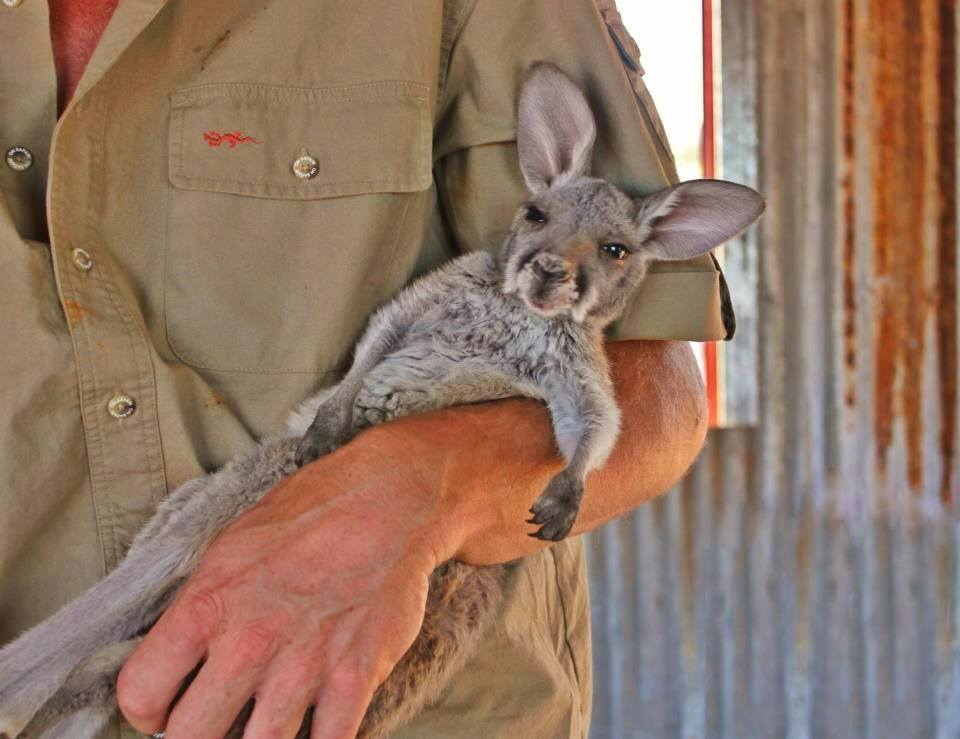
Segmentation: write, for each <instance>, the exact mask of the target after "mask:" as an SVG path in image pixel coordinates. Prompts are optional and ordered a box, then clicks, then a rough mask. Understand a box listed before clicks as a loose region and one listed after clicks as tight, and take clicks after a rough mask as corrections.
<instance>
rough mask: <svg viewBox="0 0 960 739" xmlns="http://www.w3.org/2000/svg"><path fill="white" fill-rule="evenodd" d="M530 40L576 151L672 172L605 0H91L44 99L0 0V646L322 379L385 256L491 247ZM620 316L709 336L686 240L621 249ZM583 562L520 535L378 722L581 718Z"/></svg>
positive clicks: (577, 551)
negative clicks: (442, 669) (424, 675)
mask: <svg viewBox="0 0 960 739" xmlns="http://www.w3.org/2000/svg"><path fill="white" fill-rule="evenodd" d="M11 6H12V7H11ZM536 60H550V61H553V62H555V63H556V64H558V65H559V66H560V67H562V68H563V69H565V70H566V71H567V72H568V73H570V74H571V75H572V76H573V77H574V78H575V79H576V80H578V81H579V82H580V83H581V84H584V85H585V86H586V87H587V89H588V93H589V98H590V100H591V103H592V105H593V107H594V109H595V111H596V114H597V118H598V124H599V131H598V136H597V147H596V154H595V170H596V171H598V172H599V173H601V174H603V175H605V176H607V177H608V178H610V179H612V180H614V181H615V182H617V183H619V184H620V185H621V186H623V187H624V188H626V189H627V190H629V191H633V192H645V191H650V190H653V189H656V188H659V187H661V186H663V185H664V184H665V183H667V182H668V181H670V180H671V179H673V178H674V171H673V165H672V161H671V158H670V155H669V152H668V149H667V146H666V142H665V140H664V138H663V132H662V130H661V127H660V125H659V122H658V119H657V116H656V112H655V111H654V109H653V107H652V106H651V104H650V101H649V100H648V98H647V95H646V93H645V90H644V88H643V83H642V81H641V79H640V76H639V74H640V72H639V64H638V61H637V58H636V50H635V47H634V46H633V45H632V41H631V40H630V39H629V37H628V36H626V34H625V31H624V30H623V28H622V26H621V25H620V22H619V16H618V15H617V13H616V11H615V9H614V8H613V6H612V2H611V0H605V1H604V2H600V1H599V0H598V1H597V2H591V0H564V1H563V2H560V1H559V0H524V1H523V2H517V0H449V1H447V2H443V1H442V0H408V1H406V2H403V1H402V0H395V1H390V2H388V1H387V0H378V1H377V2H360V1H359V0H239V1H236V2H223V0H121V2H120V4H119V7H118V8H117V11H116V13H115V15H114V17H113V19H112V21H111V23H110V25H109V27H108V28H107V30H106V32H105V34H104V36H103V38H102V40H101V42H100V44H99V47H98V48H97V50H96V52H95V54H94V56H93V58H92V60H91V61H90V64H89V66H88V68H87V71H86V74H85V76H84V77H83V79H82V81H81V83H80V86H79V89H78V90H77V93H76V96H75V98H74V99H73V101H72V102H71V104H70V105H69V107H68V109H67V110H66V111H65V112H64V114H63V115H62V116H61V117H60V119H59V121H58V120H57V111H56V100H57V95H56V77H55V71H54V65H53V57H52V52H51V46H50V33H49V19H48V10H47V0H22V2H20V3H18V2H17V0H3V4H2V5H0V155H2V153H3V152H5V151H7V150H8V149H9V148H11V147H23V148H25V149H26V150H28V151H29V153H30V156H32V165H31V166H30V167H29V168H27V169H23V165H24V164H25V163H27V162H28V160H29V159H30V157H29V156H27V155H26V154H24V153H23V152H22V151H20V152H19V154H17V151H19V150H17V151H15V152H12V153H11V154H10V157H9V160H10V163H11V164H12V165H14V166H9V164H4V163H3V162H0V254H2V261H0V265H2V266H0V309H2V316H3V320H2V321H0V642H3V641H6V640H8V639H10V638H13V637H14V636H15V635H17V634H18V633H19V632H21V631H22V630H23V629H25V628H27V627H28V626H30V625H31V624H33V623H35V622H37V621H38V620H40V619H42V618H44V617H45V616H47V615H49V614H50V613H51V612H52V611H54V610H55V609H56V608H58V607H59V606H60V605H62V604H63V603H64V602H65V601H67V600H68V599H70V598H72V597H74V596H76V595H78V594H79V593H81V592H83V591H84V590H85V589H86V588H87V587H89V586H90V585H91V584H92V583H93V582H94V581H96V580H97V579H98V578H100V577H102V576H103V575H104V573H105V572H106V571H107V570H109V569H110V568H112V567H114V566H115V565H116V564H117V562H118V560H119V559H120V558H121V557H122V556H123V554H124V551H125V549H126V548H127V546H128V544H129V542H130V540H131V537H132V536H133V534H134V532H135V531H136V530H137V529H138V527H139V526H140V525H141V524H142V523H143V522H144V521H145V520H146V519H147V517H149V516H150V514H151V512H152V511H153V509H154V507H155V505H156V504H157V502H158V501H159V500H160V499H161V498H163V497H164V496H165V495H166V494H167V492H168V491H169V490H171V489H173V488H174V487H176V486H177V485H179V484H180V483H182V482H184V481H185V480H187V479H190V478H193V477H196V476H198V475H202V474H203V473H204V472H205V471H209V470H212V469H215V468H217V467H219V466H220V465H222V464H223V463H224V462H225V461H226V460H227V459H228V458H230V457H231V456H232V455H234V454H236V453H237V452H238V451H239V450H241V449H243V448H245V447H247V446H248V445H250V444H251V442H252V440H253V439H254V438H256V437H258V436H259V435H261V434H264V433H265V432H268V431H270V430H273V429H276V428H277V427H278V425H279V424H280V423H281V422H282V419H283V418H284V415H285V414H286V412H287V411H288V410H289V409H290V408H291V407H292V406H293V405H294V404H296V403H297V402H298V401H299V400H300V399H302V398H303V397H305V396H306V395H307V394H308V393H310V392H311V391H312V390H314V389H315V388H317V387H318V386H321V385H323V384H326V383H331V382H333V381H334V380H335V379H336V378H337V377H338V375H339V374H340V373H341V372H342V371H343V369H344V367H345V366H346V363H347V362H348V361H349V352H350V348H351V345H352V344H353V342H354V341H355V339H356V338H357V336H358V333H359V332H360V331H361V330H362V328H363V325H364V322H365V320H366V318H367V317H368V315H369V314H370V313H371V311H372V310H373V309H374V308H375V307H376V306H377V305H379V304H381V303H383V302H384V301H386V300H388V299H389V298H390V297H391V296H392V295H393V294H395V293H396V292H397V291H398V290H400V289H401V288H402V287H403V286H404V285H405V284H406V283H407V282H409V280H410V279H411V278H412V277H413V276H414V275H416V274H417V273H418V272H420V271H423V270H425V269H428V268H430V267H432V266H435V265H436V264H438V263H440V262H441V261H443V260H445V259H448V258H450V257H451V256H453V255H455V254H457V253H459V252H461V251H464V250H472V249H490V250H496V249H498V248H499V246H500V242H501V240H502V237H503V235H504V234H505V232H506V229H507V227H508V224H509V223H510V220H511V216H512V213H513V211H514V209H515V208H516V206H517V205H518V203H519V202H520V201H521V199H522V198H523V197H524V188H523V183H522V179H521V177H520V175H519V170H518V167H517V163H516V150H515V145H514V139H515V123H514V111H515V100H516V94H517V87H518V84H519V81H520V80H521V78H522V75H523V73H524V71H525V70H526V69H527V67H528V66H529V65H530V64H531V63H532V62H533V61H536ZM295 163H296V165H297V166H296V167H295V166H294V165H295ZM295 169H299V171H300V174H301V175H306V176H303V177H301V176H298V175H297V174H296V173H295V171H294V170H295ZM620 331H621V335H624V336H631V337H672V338H685V339H695V340H703V339H713V338H721V337H722V336H723V334H724V330H723V327H722V321H721V318H720V306H719V297H718V273H717V272H716V271H715V270H714V268H713V266H712V263H711V262H710V260H709V259H707V258H704V259H700V260H697V261H695V262H692V263H686V264H681V265H676V264H675V265H671V266H670V267H668V268H666V269H661V270H659V271H657V272H655V273H654V274H651V276H650V277H649V278H648V280H647V282H646V283H645V286H644V287H643V289H642V291H641V293H640V294H639V295H638V297H637V300H636V303H635V306H634V309H633V310H632V311H631V313H630V315H629V316H628V317H627V318H626V319H625V320H624V321H623V324H622V326H621V328H620ZM583 575H584V566H583V561H582V552H581V548H580V544H579V543H577V542H570V543H565V544H562V545H559V546H555V547H553V548H552V549H551V550H549V551H547V552H544V553H542V554H540V555H538V556H535V557H531V558H529V559H528V560H526V561H525V562H524V563H523V564H522V566H520V567H519V568H518V570H517V572H516V574H515V576H514V577H513V579H512V581H511V582H510V583H509V596H508V599H507V602H506V605H505V607H504V611H503V614H502V618H501V619H500V622H499V624H498V626H497V627H496V628H495V629H494V630H493V632H492V633H491V635H490V636H489V637H488V638H487V640H486V643H485V645H484V646H483V648H482V650H481V651H480V653H479V654H478V655H477V657H476V658H475V659H474V660H473V661H472V663H471V664H470V665H469V666H468V667H467V669H465V670H464V671H463V673H462V674H461V675H460V676H459V677H457V678H456V679H455V681H454V683H453V684H452V686H451V687H450V689H449V690H448V691H447V692H446V693H445V694H444V696H443V698H442V699H441V701H440V703H439V704H438V705H437V706H435V707H433V708H431V709H429V710H428V711H426V712H425V713H424V714H423V715H422V716H421V717H419V718H418V719H417V720H415V721H414V722H413V723H412V724H411V725H410V726H408V727H406V728H405V729H404V730H402V731H400V732H399V735H400V736H405V737H433V736H436V737H453V736H456V737H465V736H483V737H498V736H504V737H506V736H511V737H513V736H531V737H532V736H548V737H561V736H562V737H566V736H571V737H573V736H577V737H579V736H583V735H585V734H586V732H587V727H588V717H589V713H590V641H589V622H588V607H587V591H586V588H585V585H584V579H583ZM119 731H120V730H119V729H118V728H117V726H114V727H112V728H111V729H110V730H109V731H108V733H107V734H106V735H107V736H111V737H116V736H118V735H119V734H118V732H119ZM124 734H125V735H131V736H132V735H133V734H132V732H131V731H130V730H129V729H124Z"/></svg>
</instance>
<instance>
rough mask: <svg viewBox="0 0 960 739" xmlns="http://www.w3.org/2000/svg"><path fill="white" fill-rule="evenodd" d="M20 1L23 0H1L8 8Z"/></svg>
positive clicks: (13, 6) (15, 5)
mask: <svg viewBox="0 0 960 739" xmlns="http://www.w3.org/2000/svg"><path fill="white" fill-rule="evenodd" d="M22 2H23V0H3V4H4V5H6V6H7V7H8V8H15V7H17V6H18V5H19V4H20V3H22Z"/></svg>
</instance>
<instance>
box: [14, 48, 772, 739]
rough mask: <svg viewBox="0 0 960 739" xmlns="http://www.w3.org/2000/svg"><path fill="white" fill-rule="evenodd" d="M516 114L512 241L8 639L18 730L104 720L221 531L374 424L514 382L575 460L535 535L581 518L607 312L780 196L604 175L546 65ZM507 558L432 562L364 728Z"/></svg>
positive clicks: (430, 671) (561, 532)
mask: <svg viewBox="0 0 960 739" xmlns="http://www.w3.org/2000/svg"><path fill="white" fill-rule="evenodd" d="M517 131H518V134H517V135H518V152H519V159H520V168H521V170H522V173H523V177H524V180H525V181H526V184H527V186H528V188H529V190H530V195H529V199H528V200H527V201H526V202H524V203H523V204H522V205H520V208H519V210H518V211H517V214H516V216H515V218H514V220H513V224H512V226H511V230H510V234H509V236H508V237H507V239H506V243H505V244H504V246H503V249H502V252H501V254H500V256H499V258H496V257H493V256H490V255H488V254H486V253H477V254H470V255H467V256H463V257H460V258H458V259H454V260H452V261H451V262H450V263H448V264H447V265H446V266H445V267H443V268H441V269H439V270H438V271H436V272H434V273H432V274H429V275H427V276H426V277H424V278H422V279H421V280H419V281H418V282H416V283H414V284H413V285H412V286H410V287H409V288H407V289H406V290H404V291H403V292H401V293H400V294H399V295H398V296H397V297H396V298H395V299H394V300H393V301H391V302H390V303H389V304H387V305H385V306H384V307H383V308H381V309H380V310H379V311H378V312H377V313H376V314H375V315H374V316H373V318H372V319H371V321H370V324H369V327H368V328H367V330H366V332H365V333H364V335H363V337H362V338H361V339H360V341H359V343H358V345H357V348H356V355H355V359H354V362H353V366H352V367H351V369H350V370H349V371H348V372H347V374H346V376H345V377H344V379H343V380H342V381H341V382H340V383H339V384H338V385H337V386H335V387H333V388H328V389H326V390H324V391H321V392H320V393H318V394H317V395H315V396H314V397H313V398H311V399H310V400H308V401H307V402H306V403H305V404H304V406H303V407H301V408H300V409H299V410H298V411H296V412H294V414H293V415H292V418H291V419H290V423H289V428H288V431H287V433H286V434H284V435H281V436H278V437H274V438H270V439H265V440H263V441H261V442H260V443H259V444H258V445H257V446H256V447H255V448H253V449H252V450H250V451H248V452H246V453H245V454H243V455H241V456H239V457H237V458H236V459H234V460H233V461H232V462H230V463H229V464H227V465H226V466H225V467H224V468H223V469H222V470H220V471H218V472H216V473H214V474H210V475H207V476H206V477H202V478H199V479H196V480H192V481H190V482H187V483H186V484H184V485H182V486H181V487H180V488H178V489H177V490H175V491H174V492H173V493H172V494H171V495H170V496H169V497H168V498H167V499H166V500H165V501H164V502H163V503H162V504H161V505H160V507H159V508H158V510H157V512H156V514H155V515H154V516H153V518H152V519H151V520H150V521H149V522H148V523H147V525H146V526H145V527H144V529H143V530H142V531H141V532H140V533H139V534H138V536H137V538H136V539H135V541H134V543H133V545H132V547H131V548H130V551H129V553H128V554H127V556H126V558H125V559H124V560H123V561H122V563H121V564H120V566H119V567H118V568H117V569H116V570H114V571H113V572H112V573H110V575H109V576H107V577H106V578H105V579H104V580H102V581H101V582H100V583H98V584H97V585H95V586H94V587H93V588H91V589H90V590H89V591H88V592H87V593H86V594H85V595H83V596H82V597H80V598H78V599H77V600H75V601H73V602H72V603H70V604H68V605H67V606H66V607H65V608H64V609H63V610H61V611H60V612H59V613H57V614H56V615H54V616H52V617H51V618H49V619H48V620H47V621H45V622H43V623H41V624H40V625H38V626H36V627H35V628H33V629H31V630H30V631H28V632H26V633H25V634H24V635H23V636H21V637H20V638H19V639H17V640H16V641H14V642H13V643H11V644H9V645H8V646H6V647H5V648H4V649H3V650H2V651H0V736H2V735H3V734H6V735H7V737H11V738H12V737H16V736H20V735H21V734H23V735H25V736H43V737H50V738H52V737H71V739H83V738H84V737H90V736H92V735H94V734H95V733H96V732H97V730H98V728H99V727H100V726H102V724H103V723H104V722H105V721H106V720H107V719H108V718H109V716H110V714H111V712H112V711H113V710H115V706H116V701H115V686H116V677H117V674H118V672H119V670H120V667H121V666H122V665H123V662H124V660H125V659H126V657H127V655H128V654H129V653H130V651H131V650H132V649H133V648H134V647H135V646H136V643H137V640H138V638H139V636H140V635H142V634H143V633H144V632H145V631H146V630H147V629H148V628H149V627H150V626H151V624H152V623H154V622H155V621H156V619H157V618H158V617H159V615H160V614H161V613H162V612H163V610H164V608H166V606H167V605H169V603H170V602H171V599H172V598H173V596H174V595H175V594H176V592H177V590H178V588H179V587H180V585H181V584H182V583H183V582H184V580H185V579H186V578H187V577H188V576H189V575H190V573H191V571H193V569H194V568H195V567H196V565H197V563H198V561H199V559H200V557H201V556H202V554H203V552H204V550H205V548H206V546H207V545H208V544H209V543H210V541H211V540H212V539H213V538H214V537H216V536H217V534H218V533H219V532H221V531H222V530H223V529H224V527H226V526H227V525H228V524H229V523H230V522H231V521H232V520H233V519H235V518H236V517H237V516H238V515H239V514H240V513H242V512H243V511H244V510H246V509H247V508H249V507H250V506H251V505H253V504H254V503H256V502H257V501H258V500H259V499H260V498H261V497H262V496H263V495H264V494H265V493H266V492H267V491H268V490H269V489H270V488H271V487H272V486H274V485H275V484H276V483H277V482H278V481H279V480H280V479H281V478H282V477H283V476H285V475H288V474H291V473H293V472H294V471H295V470H296V469H297V467H298V466H300V465H302V464H305V463H307V462H309V461H310V460H313V459H315V458H317V457H318V456H320V455H322V454H324V453H326V452H329V451H330V450H332V449H335V448H336V447H338V446H340V445H342V444H345V443H347V442H349V441H350V439H351V438H352V437H353V436H354V435H355V434H357V433H358V432H359V431H361V430H362V429H364V428H366V427H369V426H371V425H374V424H378V423H382V422H384V421H388V420H390V419H393V418H398V417H401V416H406V415H410V414H414V413H420V412H423V411H428V410H431V409H436V408H443V407H447V406H452V405H456V404H461V403H471V402H476V401H483V400H491V399H496V398H503V397H507V396H516V395H520V396H526V397H530V398H536V399H538V400H541V401H543V402H544V403H545V404H546V405H547V407H548V408H549V411H550V414H551V417H552V420H553V428H554V432H555V436H556V443H557V446H558V448H559V450H560V452H561V454H562V455H563V458H564V460H565V461H566V466H565V468H564V469H563V470H562V471H561V472H560V473H559V474H557V475H556V476H555V477H554V478H553V479H552V480H551V481H550V483H549V485H548V486H547V488H546V489H545V490H544V491H543V493H542V495H540V497H539V498H538V499H537V500H536V502H534V503H533V507H532V509H531V512H532V514H533V517H532V519H531V521H530V523H532V524H533V525H535V526H536V529H535V530H534V531H532V535H535V536H538V537H540V538H541V539H545V540H550V541H558V540H560V539H562V538H563V537H565V536H566V535H567V534H568V533H569V532H570V529H571V527H572V526H573V524H574V521H575V519H576V517H577V513H578V511H579V508H580V502H581V499H582V497H583V490H584V479H585V477H586V475H587V473H588V472H590V471H591V470H593V469H595V468H596V467H598V466H599V465H601V464H603V462H604V460H605V459H606V458H607V455H608V454H609V453H610V451H611V449H612V447H613V445H614V442H615V440H616V438H617V433H618V426H619V412H618V409H617V403H616V401H615V399H614V393H613V388H612V384H611V380H610V374H609V371H608V366H607V361H606V358H605V356H604V352H603V331H604V328H605V327H606V326H607V325H608V324H609V323H610V322H611V321H613V320H614V319H616V318H617V317H618V316H619V315H620V314H621V313H622V312H623V311H624V309H625V307H626V306H627V304H628V302H629V301H630V299H631V297H632V296H633V294H634V292H635V290H636V288H637V286H638V285H639V284H640V282H641V281H642V280H643V278H644V275H645V274H646V273H647V268H648V266H649V265H650V264H651V262H653V261H655V260H674V259H687V258H690V257H693V256H696V255H698V254H703V253H705V252H707V251H709V250H710V249H712V248H713V247H715V246H717V245H719V244H721V243H723V242H724V241H727V240H728V239H730V238H732V237H733V236H735V235H737V234H739V233H740V232H741V231H743V230H744V229H745V228H747V227H748V226H749V225H750V224H751V223H753V222H754V221H755V220H756V219H757V218H758V217H759V215H760V213H761V212H762V210H763V207H764V204H763V199H762V198H761V197H760V195H758V194H757V193H756V192H754V191H753V190H751V189H749V188H747V187H742V186H740V185H735V184H731V183H727V182H720V181H708V180H702V181H694V182H686V183H682V184H679V185H676V186H673V187H670V188H667V189H665V190H663V191H661V192H657V193H654V194H652V195H647V196H643V197H630V196H628V195H626V194H625V193H623V192H622V191H620V190H619V189H617V188H616V187H614V186H613V185H612V184H610V183H609V182H606V181H604V180H602V179H597V178H594V177H590V176H589V172H588V170H589V166H590V159H591V153H592V148H593V143H594V136H595V124H594V119H593V115H592V114H591V111H590V108H589V106H588V104H587V101H586V99H585V97H584V95H583V94H582V92H581V91H580V90H579V89H578V88H577V86H576V85H575V84H574V83H573V82H572V81H571V80H570V79H569V78H568V77H566V76H565V75H564V74H563V73H562V72H561V71H560V70H559V69H557V68H556V67H553V66H550V65H547V64H539V65H536V66H534V67H533V69H532V70H531V72H530V73H529V74H528V76H527V78H526V79H525V81H524V83H523V86H522V89H521V93H520V100H519V113H518V125H517ZM505 567H507V565H503V566H496V567H469V566H466V565H463V564H460V563H457V562H450V563H448V564H447V565H445V566H444V567H441V568H439V569H438V570H437V571H436V572H435V573H434V574H433V576H432V579H431V590H430V596H429V598H428V604H427V611H426V616H425V620H424V624H423V627H422V630H421V632H420V635H419V636H418V637H417V639H416V640H415V642H414V644H413V646H412V647H411V648H410V650H409V651H408V652H407V653H406V655H405V656H404V657H403V658H402V660H401V661H400V663H399V664H398V665H397V666H396V667H395V669H394V670H393V673H392V674H391V675H390V676H389V678H388V679H387V680H386V682H385V683H384V684H383V685H381V686H380V688H379V689H378V691H377V693H376V694H375V696H374V699H373V702H372V703H371V705H370V707H369V709H368V711H367V714H366V717H365V719H364V722H363V725H362V727H361V730H360V735H361V736H364V737H375V736H381V735H383V734H384V733H386V732H387V731H389V730H390V729H392V728H394V727H396V726H397V725H399V724H400V723H401V722H403V721H405V720H407V719H408V718H409V717H410V716H412V715H413V714H414V713H416V712H417V711H418V710H420V709H421V708H423V707H424V706H425V705H427V704H429V703H430V702H431V701H434V700H436V698H437V696H438V695H439V693H440V691H441V689H442V688H443V687H444V686H445V685H446V683H447V682H448V680H449V678H450V677H451V675H452V674H453V673H455V672H456V671H457V670H458V669H459V668H460V667H462V666H463V664H464V663H465V661H466V660H467V658H468V657H469V656H470V654H471V652H472V651H473V650H474V649H475V648H476V646H477V644H478V642H479V640H480V638H481V637H482V636H483V634H484V632H485V630H486V629H487V627H488V626H489V625H490V623H491V622H492V620H493V619H494V617H495V615H496V612H497V609H498V606H499V603H500V601H501V587H502V585H501V577H502V574H503V572H504V570H505ZM248 710H249V706H248ZM309 720H310V717H309V716H307V717H305V720H304V728H303V729H301V733H302V735H304V736H306V735H307V734H306V731H307V730H308V727H309ZM243 721H244V716H243V715H242V716H240V717H238V720H237V723H236V724H235V725H234V729H233V730H232V734H231V735H234V734H236V735H239V733H241V732H242V726H243Z"/></svg>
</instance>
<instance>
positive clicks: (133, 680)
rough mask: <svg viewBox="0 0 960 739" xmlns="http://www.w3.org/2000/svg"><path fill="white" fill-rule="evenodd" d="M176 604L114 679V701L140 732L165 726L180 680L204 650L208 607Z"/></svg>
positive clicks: (152, 731) (155, 626) (150, 731)
mask: <svg viewBox="0 0 960 739" xmlns="http://www.w3.org/2000/svg"><path fill="white" fill-rule="evenodd" d="M197 603H199V605H197V604H191V605H188V606H186V607H180V604H179V603H175V604H174V606H173V607H172V608H170V609H169V610H168V611H167V612H166V613H164V614H163V616H161V617H160V620H159V621H157V623H156V625H154V627H153V628H152V629H151V630H150V631H149V633H148V634H147V635H146V636H145V637H144V639H143V641H142V642H141V643H140V646H139V647H137V649H136V651H134V653H133V654H132V655H130V658H129V659H128V660H127V662H126V664H125V665H124V666H123V669H122V670H121V671H120V676H119V678H118V680H117V703H118V704H119V706H120V710H121V712H122V713H123V715H124V716H125V717H126V718H127V720H128V721H129V722H130V723H131V724H132V725H133V727H134V728H135V729H137V730H138V731H141V732H144V733H146V734H152V733H154V732H158V731H160V730H161V729H163V727H164V725H165V724H166V720H167V713H168V712H169V710H170V704H171V703H172V702H173V700H174V698H176V696H177V693H178V692H179V691H180V686H181V684H182V683H183V680H184V678H186V676H187V675H189V674H190V672H191V671H193V669H194V668H195V667H196V666H197V664H198V663H199V662H200V660H201V659H203V657H204V655H205V654H206V651H207V636H208V633H209V625H208V624H209V622H206V621H203V622H202V620H203V619H206V618H208V617H209V618H213V617H214V616H213V614H208V613H206V611H208V610H211V607H208V606H206V605H203V602H202V601H201V600H198V601H197Z"/></svg>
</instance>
